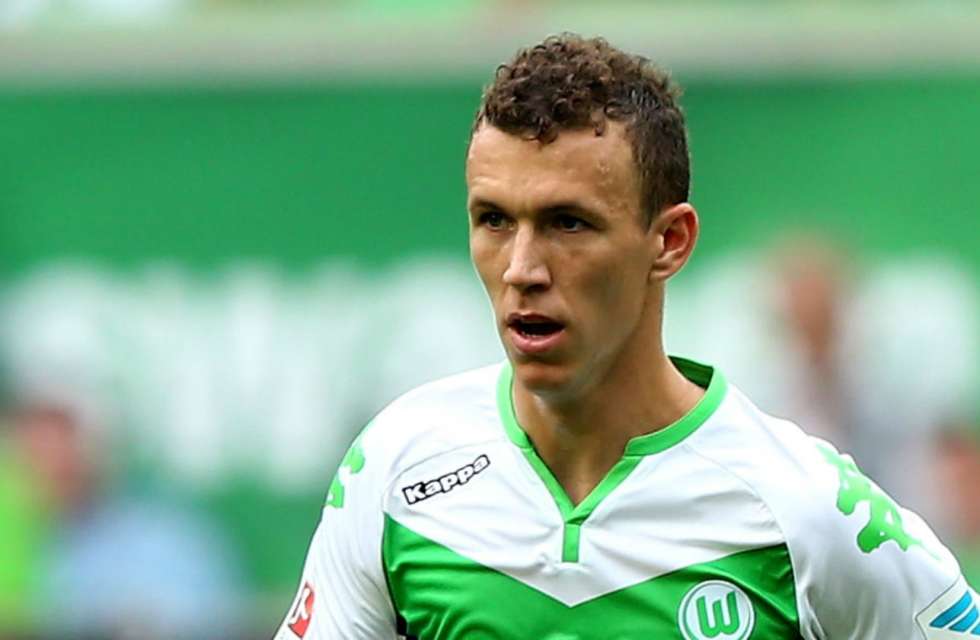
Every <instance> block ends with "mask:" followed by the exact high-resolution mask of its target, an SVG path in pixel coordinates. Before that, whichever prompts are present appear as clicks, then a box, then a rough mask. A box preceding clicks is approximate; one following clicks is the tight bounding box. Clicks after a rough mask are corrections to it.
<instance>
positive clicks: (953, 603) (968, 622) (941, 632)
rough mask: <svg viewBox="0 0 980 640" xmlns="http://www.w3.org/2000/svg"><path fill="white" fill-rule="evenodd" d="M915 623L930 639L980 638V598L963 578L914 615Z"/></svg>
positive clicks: (961, 639)
mask: <svg viewBox="0 0 980 640" xmlns="http://www.w3.org/2000/svg"><path fill="white" fill-rule="evenodd" d="M915 621H916V623H917V624H918V625H919V628H920V629H921V630H922V633H923V634H924V635H925V637H926V639H927V640H953V639H954V638H957V639H959V640H965V639H966V638H970V637H973V638H976V637H980V598H978V597H977V594H976V593H975V592H974V591H973V589H971V588H970V586H969V585H968V584H966V580H964V579H963V578H962V577H960V579H959V580H957V581H956V584H954V585H953V586H952V587H950V588H949V589H947V590H946V592H945V593H943V594H942V595H941V596H939V597H938V598H936V599H935V600H934V601H933V602H932V604H930V605H929V606H928V607H926V608H925V610H923V611H922V612H921V613H919V615H917V616H915Z"/></svg>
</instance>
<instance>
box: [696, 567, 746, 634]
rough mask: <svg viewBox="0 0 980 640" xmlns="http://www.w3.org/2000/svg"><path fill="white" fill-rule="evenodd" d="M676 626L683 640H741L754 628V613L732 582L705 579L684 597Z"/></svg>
mask: <svg viewBox="0 0 980 640" xmlns="http://www.w3.org/2000/svg"><path fill="white" fill-rule="evenodd" d="M677 624H678V626H679V627H680V629H681V634H682V635H683V636H684V638H685V640H745V639H746V638H748V637H749V635H750V634H751V633H752V629H753V628H755V610H754V609H753V608H752V601H751V600H749V597H748V596H747V595H745V592H744V591H742V590H741V589H739V588H738V587H736V586H735V585H733V584H732V583H730V582H725V581H723V580H709V581H707V582H702V583H701V584H698V585H696V586H695V587H694V588H693V589H691V590H690V591H688V592H687V595H685V596H684V599H683V600H682V601H681V606H680V610H679V611H678V615H677Z"/></svg>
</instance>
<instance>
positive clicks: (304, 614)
mask: <svg viewBox="0 0 980 640" xmlns="http://www.w3.org/2000/svg"><path fill="white" fill-rule="evenodd" d="M315 598H316V594H315V593H314V592H313V585H312V584H310V583H309V582H304V583H303V588H302V589H300V590H299V596H297V598H296V604H295V605H293V609H292V611H290V612H289V618H288V619H287V620H286V625H287V626H288V627H289V630H290V631H292V632H293V633H294V634H296V637H297V638H302V637H303V636H305V635H306V632H307V630H308V629H309V628H310V621H311V620H312V619H313V601H314V599H315Z"/></svg>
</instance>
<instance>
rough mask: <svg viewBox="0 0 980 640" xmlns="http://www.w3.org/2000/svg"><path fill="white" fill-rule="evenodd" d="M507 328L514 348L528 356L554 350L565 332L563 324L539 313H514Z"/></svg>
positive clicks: (508, 320)
mask: <svg viewBox="0 0 980 640" xmlns="http://www.w3.org/2000/svg"><path fill="white" fill-rule="evenodd" d="M507 328H508V329H509V331H510V334H511V341H512V343H513V344H514V346H515V347H516V348H517V349H518V350H519V351H522V352H524V353H527V354H534V353H542V352H544V351H547V350H549V349H551V348H553V347H554V346H556V345H557V343H558V342H559V341H560V339H561V337H562V335H563V334H564V332H565V325H564V324H563V323H562V322H560V321H558V320H555V319H554V318H550V317H548V316H545V315H541V314H538V313H512V314H510V315H509V316H507Z"/></svg>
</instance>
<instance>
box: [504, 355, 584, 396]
mask: <svg viewBox="0 0 980 640" xmlns="http://www.w3.org/2000/svg"><path fill="white" fill-rule="evenodd" d="M510 361H511V366H513V368H514V381H515V382H518V383H520V385H521V386H522V387H524V388H525V389H527V390H528V391H530V392H531V393H533V394H535V395H545V396H547V395H554V394H562V393H563V392H565V391H567V390H568V389H569V387H570V386H572V381H573V379H574V375H573V371H572V367H571V366H569V365H568V364H567V363H557V362H546V361H543V360H532V359H526V358H511V360H510Z"/></svg>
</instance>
